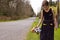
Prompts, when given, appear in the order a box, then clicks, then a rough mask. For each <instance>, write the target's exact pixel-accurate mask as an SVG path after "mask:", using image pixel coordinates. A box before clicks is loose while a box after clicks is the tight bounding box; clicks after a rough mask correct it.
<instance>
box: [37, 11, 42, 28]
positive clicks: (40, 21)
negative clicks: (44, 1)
mask: <svg viewBox="0 0 60 40" xmlns="http://www.w3.org/2000/svg"><path fill="white" fill-rule="evenodd" d="M40 17H41V18H40V19H39V22H38V24H37V27H39V25H40V24H41V23H42V22H43V10H41V16H40Z"/></svg>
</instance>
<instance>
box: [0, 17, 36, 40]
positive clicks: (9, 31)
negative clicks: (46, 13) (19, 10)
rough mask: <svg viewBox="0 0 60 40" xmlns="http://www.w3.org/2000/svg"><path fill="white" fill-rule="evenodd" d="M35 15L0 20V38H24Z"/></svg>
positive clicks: (15, 39)
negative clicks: (18, 18)
mask: <svg viewBox="0 0 60 40" xmlns="http://www.w3.org/2000/svg"><path fill="white" fill-rule="evenodd" d="M34 20H35V17H32V18H27V19H24V20H18V21H11V22H0V40H25V38H26V36H27V33H28V31H29V29H30V28H31V25H32V23H33V22H34Z"/></svg>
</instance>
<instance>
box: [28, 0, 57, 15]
mask: <svg viewBox="0 0 60 40" xmlns="http://www.w3.org/2000/svg"><path fill="white" fill-rule="evenodd" d="M29 1H30V4H31V6H32V8H33V10H34V12H35V14H36V15H37V14H38V12H40V10H41V5H42V2H43V0H29ZM48 1H49V0H48ZM52 1H56V0H52Z"/></svg>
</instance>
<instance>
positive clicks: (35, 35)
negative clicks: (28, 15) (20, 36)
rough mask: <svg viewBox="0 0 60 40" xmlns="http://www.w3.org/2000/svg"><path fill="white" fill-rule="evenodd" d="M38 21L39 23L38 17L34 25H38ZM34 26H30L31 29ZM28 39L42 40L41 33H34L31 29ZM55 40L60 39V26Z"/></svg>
mask: <svg viewBox="0 0 60 40" xmlns="http://www.w3.org/2000/svg"><path fill="white" fill-rule="evenodd" d="M37 23H38V18H36V20H35V21H34V23H33V24H32V27H35V26H36V25H37ZM59 26H60V25H59ZM32 27H31V28H30V30H31V29H32ZM26 40H40V37H39V34H36V33H32V32H31V31H29V33H28V35H27V39H26ZM54 40H60V28H58V30H55V32H54Z"/></svg>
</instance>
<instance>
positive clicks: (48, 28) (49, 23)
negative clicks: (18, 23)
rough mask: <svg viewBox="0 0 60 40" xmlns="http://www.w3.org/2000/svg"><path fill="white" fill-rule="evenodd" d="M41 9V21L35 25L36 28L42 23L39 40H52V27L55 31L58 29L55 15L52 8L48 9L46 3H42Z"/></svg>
mask: <svg viewBox="0 0 60 40" xmlns="http://www.w3.org/2000/svg"><path fill="white" fill-rule="evenodd" d="M42 8H43V9H42V11H41V21H40V22H39V23H38V25H37V27H38V26H39V24H40V23H42V27H41V30H42V31H41V33H40V40H54V27H55V28H56V29H57V27H58V23H57V20H56V15H55V14H54V11H53V10H52V8H50V7H49V3H48V1H44V2H43V4H42ZM33 30H34V29H33Z"/></svg>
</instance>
